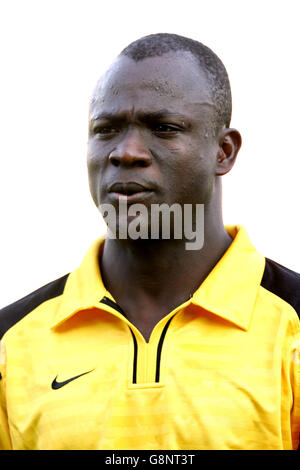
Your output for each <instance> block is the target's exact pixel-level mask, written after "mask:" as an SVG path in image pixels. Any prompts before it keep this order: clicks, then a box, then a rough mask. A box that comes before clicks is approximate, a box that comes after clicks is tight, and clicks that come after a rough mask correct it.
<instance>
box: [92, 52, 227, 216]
mask: <svg viewBox="0 0 300 470" xmlns="http://www.w3.org/2000/svg"><path fill="white" fill-rule="evenodd" d="M213 113H214V107H213V103H212V100H211V96H210V92H209V87H208V84H207V81H206V78H205V76H204V74H203V73H202V71H201V70H200V69H199V65H198V64H197V63H196V61H195V59H194V58H193V56H192V55H191V54H189V53H187V52H176V53H175V52H172V53H168V54H164V55H163V56H161V57H152V58H148V59H144V60H142V61H140V62H135V61H133V60H132V59H130V58H128V57H124V56H123V57H119V58H118V59H117V60H116V61H115V62H114V64H113V65H112V67H111V68H110V69H109V70H108V72H107V73H106V74H105V76H104V77H103V79H102V80H101V81H100V82H99V83H98V85H97V87H96V90H95V92H94V96H93V99H92V102H91V107H90V123H89V143H88V172H89V183H90V190H91V194H92V197H93V200H94V202H95V204H96V206H97V207H99V206H100V204H113V205H114V206H116V207H117V205H118V203H119V199H120V198H121V199H122V198H123V200H124V198H125V196H126V198H125V199H126V201H127V204H128V206H129V205H130V204H133V203H142V204H145V205H146V206H147V207H150V204H162V203H167V204H168V205H170V206H171V205H172V204H173V203H180V204H187V203H190V204H206V203H208V201H209V200H210V198H211V195H212V192H213V189H214V181H215V169H216V160H217V152H218V140H217V136H214V133H213V132H212V129H211V126H210V123H211V121H212V120H213V119H212V118H213Z"/></svg>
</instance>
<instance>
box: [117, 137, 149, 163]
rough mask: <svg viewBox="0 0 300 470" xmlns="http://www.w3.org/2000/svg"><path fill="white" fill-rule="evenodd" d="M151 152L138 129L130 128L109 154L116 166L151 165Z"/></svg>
mask: <svg viewBox="0 0 300 470" xmlns="http://www.w3.org/2000/svg"><path fill="white" fill-rule="evenodd" d="M151 159H152V158H151V153H150V151H149V149H148V148H147V145H146V143H145V141H144V139H143V138H142V136H141V133H140V132H139V130H137V129H132V130H128V131H127V132H126V134H125V135H124V137H123V138H122V139H121V140H120V142H119V143H118V145H117V146H116V147H115V148H114V149H113V150H112V152H111V153H110V155H109V161H110V162H111V163H112V164H113V165H114V166H119V165H124V166H149V165H150V164H151Z"/></svg>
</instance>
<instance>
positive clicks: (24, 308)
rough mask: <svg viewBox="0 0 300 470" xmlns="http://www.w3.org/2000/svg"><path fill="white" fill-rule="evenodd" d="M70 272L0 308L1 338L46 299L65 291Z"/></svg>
mask: <svg viewBox="0 0 300 470" xmlns="http://www.w3.org/2000/svg"><path fill="white" fill-rule="evenodd" d="M68 276H69V274H65V275H64V276H62V277H60V278H59V279H56V280H55V281H52V282H49V283H48V284H46V285H45V286H43V287H40V288H39V289H37V290H35V291H34V292H31V294H28V295H26V296H25V297H23V298H22V299H20V300H17V301H16V302H14V303H12V304H10V305H8V306H7V307H4V308H2V309H1V310H0V338H2V336H3V335H4V333H6V331H7V330H9V328H11V327H12V326H14V325H15V324H16V323H17V322H18V321H20V320H22V318H23V317H25V315H27V314H28V313H30V312H32V310H34V309H35V308H37V307H38V306H39V305H40V304H42V303H43V302H45V301H46V300H49V299H52V298H54V297H58V296H59V295H61V294H62V293H63V291H64V287H65V284H66V281H67V278H68Z"/></svg>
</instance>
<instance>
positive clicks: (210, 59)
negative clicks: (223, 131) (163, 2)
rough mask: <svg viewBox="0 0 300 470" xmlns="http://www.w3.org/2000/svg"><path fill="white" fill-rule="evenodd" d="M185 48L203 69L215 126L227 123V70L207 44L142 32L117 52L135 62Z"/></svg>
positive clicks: (228, 85) (228, 103)
mask: <svg viewBox="0 0 300 470" xmlns="http://www.w3.org/2000/svg"><path fill="white" fill-rule="evenodd" d="M171 51H174V52H177V51H188V52H190V53H191V54H193V56H194V57H195V58H196V60H197V61H198V63H199V65H200V67H201V70H203V71H204V73H205V75H206V78H207V81H208V84H209V87H210V91H211V97H212V100H213V103H214V105H215V109H216V113H215V118H214V123H213V125H214V127H215V130H217V129H220V128H222V127H224V126H225V127H229V126H230V121H231V112H232V98H231V89H230V82H229V78H228V74H227V71H226V68H225V66H224V64H223V62H222V61H221V60H220V59H219V57H218V56H217V55H216V54H215V53H214V52H213V51H212V50H211V49H209V48H208V47H207V46H205V45H204V44H202V43H201V42H199V41H195V40H194V39H190V38H186V37H184V36H179V35H178V34H169V33H157V34H150V35H149V36H144V37H142V38H140V39H137V40H136V41H134V42H132V43H131V44H129V45H128V46H127V47H126V48H125V49H123V51H122V52H121V53H120V55H124V56H128V57H130V58H131V59H133V60H135V61H136V62H138V61H140V60H143V59H146V58H148V57H157V56H162V55H163V54H165V53H167V52H171Z"/></svg>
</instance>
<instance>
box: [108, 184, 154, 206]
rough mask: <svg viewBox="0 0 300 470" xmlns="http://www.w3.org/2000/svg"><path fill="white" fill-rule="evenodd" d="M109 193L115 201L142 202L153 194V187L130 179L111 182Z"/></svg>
mask: <svg viewBox="0 0 300 470" xmlns="http://www.w3.org/2000/svg"><path fill="white" fill-rule="evenodd" d="M108 193H109V198H110V199H111V200H114V201H116V200H119V201H120V200H122V201H127V202H142V201H144V200H145V199H147V198H149V197H150V196H151V195H152V193H153V189H152V188H150V187H149V186H148V185H147V186H146V185H145V184H141V183H137V182H133V181H128V182H117V183H113V184H111V185H110V186H109V187H108Z"/></svg>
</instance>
